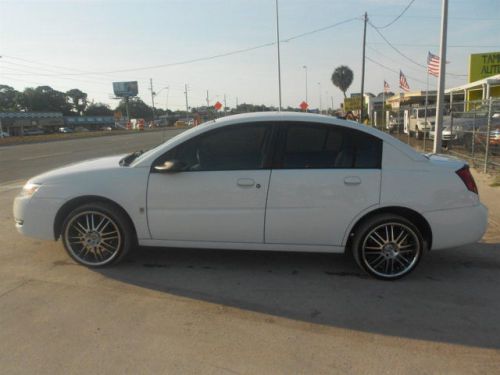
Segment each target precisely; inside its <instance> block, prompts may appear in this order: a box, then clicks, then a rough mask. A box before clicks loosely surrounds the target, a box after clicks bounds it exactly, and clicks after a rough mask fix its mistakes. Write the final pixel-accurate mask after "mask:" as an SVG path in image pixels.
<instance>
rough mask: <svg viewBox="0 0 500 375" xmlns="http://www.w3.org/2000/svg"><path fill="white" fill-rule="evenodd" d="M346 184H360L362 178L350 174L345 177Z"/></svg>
mask: <svg viewBox="0 0 500 375" xmlns="http://www.w3.org/2000/svg"><path fill="white" fill-rule="evenodd" d="M344 184H345V185H359V184H361V178H359V177H358V176H349V177H346V178H344Z"/></svg>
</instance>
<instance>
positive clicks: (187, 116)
mask: <svg viewBox="0 0 500 375" xmlns="http://www.w3.org/2000/svg"><path fill="white" fill-rule="evenodd" d="M184 95H186V120H188V118H189V103H188V85H187V83H186V84H185V85H184Z"/></svg>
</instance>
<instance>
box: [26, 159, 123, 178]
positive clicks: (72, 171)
mask: <svg viewBox="0 0 500 375" xmlns="http://www.w3.org/2000/svg"><path fill="white" fill-rule="evenodd" d="M124 156H125V154H122V155H115V156H107V157H103V158H97V159H90V160H85V161H81V162H77V163H71V164H68V165H65V166H63V167H61V168H57V169H53V170H51V171H48V172H45V173H42V174H40V175H38V176H35V177H33V178H31V179H30V180H29V182H31V183H37V184H43V183H46V182H49V181H50V182H52V181H56V180H59V179H63V178H67V177H70V176H73V175H77V174H82V173H87V172H96V171H103V170H111V169H117V168H126V167H121V166H120V160H121V159H122V158H123V157H124Z"/></svg>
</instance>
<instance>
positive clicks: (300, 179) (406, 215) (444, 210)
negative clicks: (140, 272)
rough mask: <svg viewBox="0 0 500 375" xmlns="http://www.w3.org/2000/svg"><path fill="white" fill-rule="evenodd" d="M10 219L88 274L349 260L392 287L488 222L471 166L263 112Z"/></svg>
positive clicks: (35, 200)
mask: <svg viewBox="0 0 500 375" xmlns="http://www.w3.org/2000/svg"><path fill="white" fill-rule="evenodd" d="M14 217H15V221H16V227H17V229H18V230H19V232H21V233H22V234H25V235H27V236H31V237H35V238H40V239H47V240H57V239H58V238H59V237H61V238H62V243H63V244H64V247H65V248H66V250H67V252H68V253H69V255H70V256H71V257H72V258H73V259H74V260H75V261H77V262H78V263H81V264H83V265H86V266H90V267H101V266H107V265H110V264H112V263H116V262H117V261H119V260H121V259H123V257H124V256H125V255H126V254H127V252H128V251H129V250H130V249H131V248H133V247H135V246H136V245H143V246H161V247H189V248H205V249H206V248H216V249H238V250H274V251H310V252H331V253H344V252H352V254H353V256H354V258H355V260H356V261H357V263H358V264H359V266H360V267H361V268H362V269H363V270H364V271H366V272H367V273H369V274H371V275H372V276H374V277H377V278H380V279H386V280H391V279H397V278H400V277H402V276H404V275H406V274H408V273H409V272H411V271H412V270H413V269H414V268H415V267H416V266H417V264H418V262H419V261H420V259H421V258H422V256H423V255H424V254H425V252H426V251H428V250H430V249H431V248H432V249H433V250H438V249H444V248H450V247H455V246H460V245H465V244H470V243H473V242H476V241H478V240H479V239H480V238H481V237H482V236H483V234H484V232H485V229H486V224H487V209H486V207H485V206H483V205H482V204H481V203H480V201H479V196H478V192H477V188H476V184H475V182H474V179H473V177H472V175H471V173H470V171H469V168H468V166H467V164H465V163H464V162H463V161H460V160H457V159H451V158H447V157H444V156H437V155H423V154H421V153H418V152H416V151H415V150H414V149H412V148H410V147H409V146H407V145H406V144H404V143H401V142H400V141H398V140H397V139H395V138H393V137H392V136H390V135H387V134H385V133H382V132H380V131H378V130H376V129H372V128H369V127H366V126H360V125H358V124H356V123H353V122H350V121H344V120H339V119H335V118H332V117H327V116H320V115H312V114H302V113H283V112H282V113H269V112H267V113H254V114H247V115H238V116H230V117H225V118H223V119H218V120H215V121H209V122H207V123H205V124H203V125H201V126H198V127H195V128H193V129H190V130H188V131H185V132H184V133H182V134H180V135H178V136H176V137H174V138H172V139H170V140H168V141H167V142H165V143H163V144H161V145H159V146H158V147H156V148H154V149H152V150H149V151H147V152H145V153H133V154H130V155H126V156H125V155H120V156H113V157H105V158H100V159H94V160H89V161H84V162H80V163H77V164H72V165H68V166H66V167H63V168H60V169H56V170H53V171H50V172H47V173H44V174H41V175H39V176H36V177H33V178H32V179H30V180H29V181H28V182H27V183H26V185H25V186H24V188H23V190H22V192H21V194H20V195H19V196H18V197H17V198H16V199H15V202H14Z"/></svg>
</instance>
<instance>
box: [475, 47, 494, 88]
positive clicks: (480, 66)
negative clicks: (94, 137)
mask: <svg viewBox="0 0 500 375" xmlns="http://www.w3.org/2000/svg"><path fill="white" fill-rule="evenodd" d="M495 74H500V52H486V53H474V54H471V55H470V57H469V83H470V82H475V81H479V80H481V79H484V78H488V77H491V76H494V75H495Z"/></svg>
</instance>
